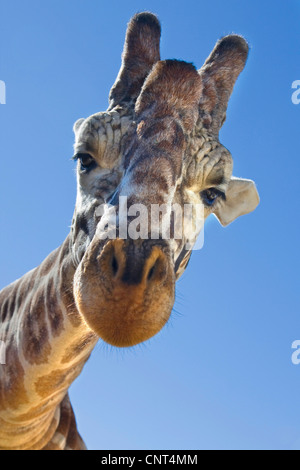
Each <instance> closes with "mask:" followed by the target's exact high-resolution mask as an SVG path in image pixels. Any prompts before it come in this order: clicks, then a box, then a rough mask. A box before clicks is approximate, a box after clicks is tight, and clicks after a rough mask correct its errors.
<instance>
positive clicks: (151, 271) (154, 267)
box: [147, 263, 157, 282]
mask: <svg viewBox="0 0 300 470" xmlns="http://www.w3.org/2000/svg"><path fill="white" fill-rule="evenodd" d="M156 264H157V263H155V264H154V265H153V266H152V268H151V269H150V271H149V273H148V277H147V281H148V282H149V281H151V279H152V278H153V276H154V273H155V270H156Z"/></svg>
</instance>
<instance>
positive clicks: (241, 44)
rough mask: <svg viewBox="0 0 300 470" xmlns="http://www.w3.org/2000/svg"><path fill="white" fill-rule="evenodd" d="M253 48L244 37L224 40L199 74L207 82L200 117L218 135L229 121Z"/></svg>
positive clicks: (227, 37) (217, 45) (220, 41)
mask: <svg viewBox="0 0 300 470" xmlns="http://www.w3.org/2000/svg"><path fill="white" fill-rule="evenodd" d="M248 52H249V46H248V44H247V42H246V40H245V39H244V38H243V37H242V36H238V35H236V34H231V35H228V36H225V37H223V38H222V39H220V40H219V41H218V42H217V44H216V45H215V47H214V49H213V51H212V53H211V54H210V56H209V57H208V59H207V60H206V62H205V64H204V65H203V67H202V68H201V69H200V70H199V74H200V76H201V78H202V82H203V87H204V89H203V93H202V97H201V100H200V113H202V118H203V120H204V121H205V125H206V127H209V128H211V129H212V131H213V132H214V133H216V134H217V133H218V132H219V130H220V128H221V127H222V125H223V123H224V121H225V119H226V110H227V106H228V101H229V98H230V96H231V93H232V91H233V87H234V84H235V82H236V80H237V78H238V76H239V74H240V73H241V72H242V70H243V69H244V67H245V64H246V61H247V58H248Z"/></svg>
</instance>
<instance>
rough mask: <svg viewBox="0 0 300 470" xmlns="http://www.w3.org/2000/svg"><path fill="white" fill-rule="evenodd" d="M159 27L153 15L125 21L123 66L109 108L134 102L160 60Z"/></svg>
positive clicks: (111, 95)
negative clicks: (127, 22) (126, 24)
mask: <svg viewBox="0 0 300 470" xmlns="http://www.w3.org/2000/svg"><path fill="white" fill-rule="evenodd" d="M160 34H161V26H160V23H159V21H158V19H157V17H156V16H155V15H153V14H152V13H148V12H144V13H138V14H136V15H135V16H134V17H133V18H132V19H131V21H130V22H129V24H128V28H127V33H126V39H125V44H124V49H123V54H122V65H121V68H120V71H119V74H118V77H117V79H116V81H115V84H114V85H113V87H112V89H111V91H110V95H109V109H112V108H114V107H115V106H117V105H125V106H126V105H127V106H128V105H129V106H130V105H132V104H131V103H133V105H134V101H135V100H136V98H137V97H138V95H139V93H140V91H141V88H142V86H143V83H144V81H145V78H146V77H147V75H148V74H149V72H150V70H151V69H152V67H153V65H154V64H155V63H156V62H157V61H159V59H160Z"/></svg>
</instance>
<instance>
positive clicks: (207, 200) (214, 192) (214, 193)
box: [201, 188, 226, 206]
mask: <svg viewBox="0 0 300 470" xmlns="http://www.w3.org/2000/svg"><path fill="white" fill-rule="evenodd" d="M201 198H202V201H203V202H204V204H205V205H206V206H212V205H213V204H214V203H215V202H216V200H217V199H218V198H222V199H224V200H225V199H226V196H225V193H223V192H222V191H220V190H219V189H215V188H210V189H206V190H205V191H202V193H201Z"/></svg>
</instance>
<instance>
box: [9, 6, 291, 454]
mask: <svg viewBox="0 0 300 470" xmlns="http://www.w3.org/2000/svg"><path fill="white" fill-rule="evenodd" d="M144 10H149V11H152V12H153V13H156V14H157V15H158V16H159V18H160V20H161V23H162V28H163V29H162V48H161V49H162V58H164V59H167V58H177V59H183V60H186V61H191V62H193V63H194V64H195V65H196V66H197V67H200V66H201V65H202V64H203V62H204V61H205V59H206V57H207V56H208V55H209V53H210V52H211V50H212V48H213V46H214V44H215V42H216V41H217V40H218V38H219V37H221V36H223V35H225V34H228V33H231V32H235V33H239V34H242V35H244V36H245V37H246V39H247V40H248V41H249V43H250V46H251V52H250V56H249V60H248V62H247V65H246V68H245V70H244V72H243V73H242V74H241V76H240V78H239V80H238V83H237V85H236V87H235V89H234V93H233V96H232V98H231V101H230V104H229V109H228V114H227V121H226V123H225V125H224V127H223V129H222V131H221V133H220V140H221V142H222V143H223V144H224V145H225V146H226V147H227V148H228V149H229V150H230V151H231V153H232V155H233V158H234V173H235V175H236V176H241V177H246V178H251V179H254V180H255V181H256V183H257V186H258V190H259V192H260V196H261V204H260V206H259V208H258V209H257V210H256V211H255V212H254V213H253V214H251V215H249V216H247V217H242V218H240V219H239V220H238V221H236V222H235V223H234V224H232V225H231V226H229V227H227V228H226V229H224V228H222V227H221V226H220V225H219V224H218V222H217V221H216V220H215V219H211V220H209V221H208V223H207V225H206V229H205V245H204V248H203V250H201V251H199V252H195V253H194V254H193V256H192V261H191V263H190V265H189V268H188V270H187V272H186V273H185V275H184V277H183V278H182V279H181V280H180V282H179V283H178V286H177V287H178V290H177V300H176V304H175V310H176V312H174V314H173V316H172V319H171V321H170V323H169V324H168V325H167V327H166V328H165V329H164V330H163V331H162V332H161V333H160V334H159V335H158V336H157V337H155V338H154V339H152V340H151V341H149V342H148V343H146V344H145V345H142V346H139V347H136V348H134V349H130V350H116V349H113V348H111V347H109V346H107V345H105V344H104V343H102V342H99V344H98V345H97V347H96V349H95V351H94V353H93V355H92V357H91V359H90V361H89V363H88V364H87V366H86V368H85V370H84V372H83V374H82V375H81V376H80V378H79V379H78V380H77V381H76V382H75V384H74V385H73V386H72V389H71V398H72V403H73V405H74V408H75V411H76V417H77V421H78V424H79V429H80V431H81V433H82V435H83V437H84V438H85V441H86V443H87V445H88V447H89V448H90V449H174V450H175V449H184V450H188V449H298V450H299V449H300V424H299V423H300V411H299V387H300V365H299V366H295V365H293V364H292V362H291V355H292V349H291V345H292V343H293V341H295V340H299V339H300V298H299V297H300V294H299V265H300V254H299V229H300V224H299V216H298V214H299V203H300V197H299V174H300V152H299V149H300V144H299V123H300V105H298V106H296V105H294V104H293V103H292V101H291V96H292V92H293V90H292V88H291V87H292V83H293V81H295V80H300V60H299V59H300V36H299V16H300V3H299V1H298V0H288V1H286V2H282V1H279V0H273V1H269V0H263V1H261V0H260V1H258V0H252V1H251V2H250V1H244V0H242V1H241V0H228V1H226V2H224V1H221V0H211V1H210V2H207V1H205V2H204V1H202V0H185V1H184V2H180V1H178V0H173V2H165V1H161V0H160V1H155V0H144V1H140V0H133V1H130V2H121V1H119V0H118V1H117V0H111V1H110V2H104V1H100V0H85V1H83V0H59V1H58V0H50V1H49V2H42V1H40V0H35V1H34V0H27V1H26V2H23V1H21V0H9V1H8V0H0V18H1V22H0V23H1V26H0V80H3V81H5V83H6V87H7V97H6V100H7V104H6V105H0V158H1V171H0V220H1V231H0V288H2V287H4V286H5V285H7V284H8V283H10V282H12V281H13V280H15V279H16V278H18V277H20V276H22V275H23V274H24V273H25V272H27V271H28V270H30V269H32V268H33V267H35V266H36V265H38V264H39V263H40V262H41V261H42V260H43V259H44V258H45V257H46V255H47V254H48V253H49V252H51V251H52V250H53V249H54V248H56V247H57V246H59V245H60V244H61V243H62V241H63V240H64V238H65V236H66V235H67V233H68V230H69V226H70V223H71V218H72V214H73V208H74V204H75V196H76V181H75V173H74V164H73V163H72V162H71V161H70V158H71V156H72V145H73V133H72V126H73V123H74V122H75V120H77V119H78V118H80V117H87V116H89V115H90V114H92V113H94V112H98V111H104V110H105V109H106V108H107V99H108V93H109V89H110V87H111V86H112V84H113V82H114V80H115V77H116V74H117V72H118V69H119V66H120V55H121V51H122V48H123V41H124V35H125V31H126V24H127V22H128V20H129V18H130V17H131V16H132V15H133V14H134V13H136V12H137V11H144Z"/></svg>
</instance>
